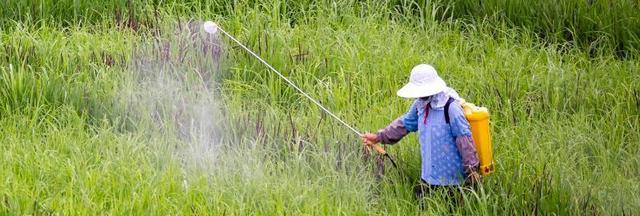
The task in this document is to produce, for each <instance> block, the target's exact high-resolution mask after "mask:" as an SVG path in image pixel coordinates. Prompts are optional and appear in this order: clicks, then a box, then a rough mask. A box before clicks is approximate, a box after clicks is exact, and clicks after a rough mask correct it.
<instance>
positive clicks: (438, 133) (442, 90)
mask: <svg viewBox="0 0 640 216" xmlns="http://www.w3.org/2000/svg"><path fill="white" fill-rule="evenodd" d="M397 95H398V96H400V97H403V98H410V99H414V101H413V103H412V104H411V107H410V108H409V111H407V113H406V114H404V115H403V116H401V117H399V118H397V119H395V120H394V121H392V122H391V123H390V124H389V125H388V126H387V127H385V128H382V129H380V130H378V131H377V133H365V134H363V135H362V139H363V142H364V143H365V144H366V145H376V144H378V143H384V144H394V143H397V142H398V141H400V140H401V139H402V138H403V137H404V136H406V135H407V134H408V133H410V132H418V136H419V141H420V156H421V160H422V164H421V174H420V175H421V176H420V177H421V178H420V180H421V183H420V184H418V185H417V186H416V188H415V195H416V197H417V198H422V197H423V196H424V194H425V193H427V192H429V191H432V190H434V189H440V188H447V189H448V191H449V193H452V192H453V189H455V188H456V187H457V186H464V185H475V184H477V183H478V182H479V181H480V175H479V174H478V165H479V160H478V155H477V153H476V148H475V145H474V143H473V139H472V137H471V130H470V127H469V122H468V121H467V119H466V117H465V116H464V112H463V110H462V107H461V105H460V100H461V99H460V97H459V96H458V94H457V93H456V92H455V90H453V89H451V88H449V87H447V85H446V83H445V82H444V81H443V80H442V79H441V78H440V77H439V76H438V73H437V72H436V70H435V69H434V68H433V66H431V65H428V64H420V65H417V66H415V67H414V68H413V69H412V70H411V76H410V78H409V83H408V84H406V85H405V86H404V87H402V88H401V89H400V90H398V92H397ZM445 107H448V111H447V110H445ZM447 112H448V113H447ZM446 115H448V121H447V119H446V117H447V116H446Z"/></svg>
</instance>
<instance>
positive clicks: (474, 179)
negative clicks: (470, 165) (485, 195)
mask: <svg viewBox="0 0 640 216" xmlns="http://www.w3.org/2000/svg"><path fill="white" fill-rule="evenodd" d="M481 179H482V177H481V176H480V174H478V172H476V171H473V172H471V173H469V174H468V175H467V179H466V182H467V184H469V185H477V184H478V183H480V180H481Z"/></svg>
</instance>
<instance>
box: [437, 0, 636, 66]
mask: <svg viewBox="0 0 640 216" xmlns="http://www.w3.org/2000/svg"><path fill="white" fill-rule="evenodd" d="M442 3H443V4H448V5H449V6H450V8H451V10H450V11H449V12H450V14H449V16H452V17H457V18H466V19H470V20H482V19H487V18H488V19H490V20H498V21H504V22H507V23H509V25H510V26H515V27H524V28H527V29H530V30H532V31H533V32H535V33H536V34H537V35H538V36H539V37H541V38H542V39H544V40H545V41H549V42H552V43H554V42H568V43H569V44H572V45H573V46H576V47H580V48H582V49H585V50H587V51H592V52H593V51H596V50H598V49H599V48H602V47H604V48H606V49H609V50H613V51H615V53H616V55H618V56H620V57H626V56H627V55H629V54H630V53H634V52H637V50H638V48H639V47H640V44H639V41H640V40H639V39H640V15H639V14H638V10H640V4H639V3H638V1H633V0H628V1H605V0H566V1H509V0H506V1H505V0H493V1H442Z"/></svg>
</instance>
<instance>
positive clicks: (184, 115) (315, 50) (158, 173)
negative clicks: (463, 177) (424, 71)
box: [0, 0, 640, 215]
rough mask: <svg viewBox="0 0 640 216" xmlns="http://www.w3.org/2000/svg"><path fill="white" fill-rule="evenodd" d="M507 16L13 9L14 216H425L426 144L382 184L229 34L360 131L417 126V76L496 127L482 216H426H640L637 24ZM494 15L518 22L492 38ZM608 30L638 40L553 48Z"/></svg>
mask: <svg viewBox="0 0 640 216" xmlns="http://www.w3.org/2000/svg"><path fill="white" fill-rule="evenodd" d="M483 2H486V1H483ZM504 2H506V1H504ZM504 2H503V1H494V2H487V3H486V5H485V6H484V7H475V6H474V5H473V4H472V3H468V2H465V1H459V2H458V1H456V2H454V3H451V4H455V6H453V7H451V6H447V5H450V3H447V4H444V3H442V4H440V3H438V4H436V3H432V2H409V1H406V2H405V1H389V2H383V3H377V2H373V1H371V2H367V1H336V2H328V1H327V2H324V1H319V2H315V3H313V1H256V2H249V3H245V2H234V3H224V1H184V2H182V1H148V2H144V1H142V2H140V1H124V0H122V1H118V0H113V1H103V2H100V3H94V2H85V1H46V0H38V1H4V2H3V3H0V8H1V9H0V10H1V12H2V14H1V16H2V17H0V20H1V22H0V23H2V25H1V26H0V28H1V29H2V33H1V35H0V134H1V136H0V148H1V149H0V151H1V152H2V154H3V159H2V160H0V177H1V179H3V180H4V183H3V186H2V187H0V212H2V214H38V213H63V214H64V213H77V214H83V213H84V214H92V213H97V212H101V213H102V212H106V213H113V214H131V213H133V214H143V213H147V214H148V213H155V214H198V213H208V214H217V215H218V214H249V213H262V214H285V213H287V214H299V213H309V214H336V213H341V214H350V215H351V214H381V213H386V214H417V213H420V212H421V210H420V209H419V207H418V206H417V205H416V202H415V200H414V199H413V198H412V185H413V184H414V183H415V182H416V180H417V176H418V172H419V155H418V151H417V148H418V145H417V140H416V138H415V137H414V136H410V137H408V138H407V139H405V140H403V141H402V142H400V143H399V144H397V145H395V146H391V147H388V149H389V151H390V152H391V153H392V154H393V155H394V156H395V157H396V158H397V159H398V162H399V165H400V170H398V172H396V170H394V169H392V168H391V167H390V166H388V167H387V173H386V175H385V178H383V179H382V180H379V179H376V178H375V177H374V175H373V169H375V167H373V166H372V165H373V164H374V162H372V161H370V160H368V159H363V157H362V154H363V152H362V149H361V144H360V141H359V139H358V138H357V137H355V136H354V135H353V134H350V131H348V130H346V129H345V128H342V127H341V126H340V125H338V124H337V123H335V122H334V121H332V120H331V119H329V118H328V116H325V115H323V114H322V113H320V112H319V110H318V109H317V108H316V107H315V106H314V105H313V104H312V103H310V102H309V101H307V100H304V98H303V97H301V96H299V95H298V94H296V93H295V91H294V90H292V89H291V88H289V87H288V86H287V85H286V84H285V83H284V82H282V81H281V80H280V79H279V78H278V77H277V76H275V75H274V74H272V73H270V72H269V71H268V70H266V68H265V67H264V66H262V65H261V64H260V63H259V62H258V61H257V60H255V59H253V58H251V57H249V56H248V55H247V54H246V53H245V52H243V51H242V50H240V49H237V47H234V44H232V43H231V42H230V41H229V40H227V39H226V38H224V37H220V38H213V39H212V38H204V39H203V38H200V39H197V40H194V39H193V38H192V37H191V38H190V36H192V34H189V31H193V30H191V27H193V26H198V23H199V21H200V20H209V19H212V20H215V21H216V22H218V23H219V24H220V25H221V26H223V27H224V28H225V30H227V31H228V32H230V33H231V34H233V35H235V36H237V37H238V38H239V39H240V40H241V41H243V42H244V43H245V44H247V45H248V46H249V47H251V48H252V49H254V50H256V51H257V52H258V53H260V54H261V56H263V57H264V58H265V59H266V60H267V61H269V62H270V63H272V64H273V66H274V67H276V68H278V69H280V70H281V71H283V72H285V73H286V74H287V76H289V77H291V79H292V80H294V82H296V83H298V84H299V85H300V86H301V87H302V88H303V89H305V90H307V91H308V92H310V93H311V94H312V95H313V96H314V97H316V98H318V99H319V100H320V101H322V102H323V103H324V104H326V105H327V106H328V107H329V108H330V109H332V110H334V111H336V112H337V113H338V114H339V115H340V116H341V117H344V118H345V120H347V122H350V123H352V124H354V125H355V126H356V127H357V128H360V129H361V130H369V131H372V130H375V129H377V128H379V127H382V126H384V125H386V124H387V123H388V122H389V121H390V120H392V119H393V118H395V117H397V116H398V115H401V114H402V113H403V112H404V111H406V109H407V107H408V105H409V104H410V101H407V100H403V99H400V98H398V97H396V96H395V90H396V89H398V88H399V87H400V86H401V85H402V84H403V83H404V82H406V80H407V77H408V72H409V70H410V69H411V68H412V67H413V66H414V65H416V64H418V63H431V64H433V65H435V66H436V68H437V69H438V70H439V71H440V74H441V75H442V76H443V78H444V79H445V80H446V81H447V83H448V84H449V85H450V86H452V87H454V88H456V89H457V90H458V91H459V92H460V93H461V95H463V96H464V97H465V98H467V100H469V101H472V102H475V103H477V104H481V105H484V106H487V107H489V109H490V110H491V111H492V123H493V124H492V132H493V140H494V150H495V154H496V155H495V157H496V159H497V166H498V167H497V172H496V173H495V174H493V175H492V176H489V177H488V178H486V179H485V180H484V184H483V185H482V187H480V188H479V189H477V190H474V191H470V190H465V192H464V195H465V199H466V201H465V206H464V207H460V206H452V207H450V205H452V204H451V203H448V202H446V201H445V199H444V198H443V196H442V195H441V194H434V195H433V196H430V197H429V199H428V200H426V209H424V210H423V211H422V212H423V213H427V214H429V213H431V214H446V213H449V212H450V211H453V213H459V214H532V213H534V214H535V213H537V214H543V213H558V214H623V213H627V214H634V213H636V214H637V213H638V212H637V211H638V210H637V209H639V208H640V205H639V204H640V186H639V185H638V184H637V182H638V181H639V180H640V157H638V156H640V134H639V133H638V131H640V116H639V115H638V114H639V113H640V112H639V111H640V108H639V107H640V73H638V72H639V67H640V62H639V61H638V60H637V58H636V56H637V53H635V50H633V49H627V48H628V47H635V46H637V45H636V44H637V43H638V40H637V36H634V35H637V33H634V32H633V31H632V30H634V28H633V27H632V26H633V25H636V26H637V23H638V20H637V18H634V16H637V15H635V14H633V13H632V12H633V11H632V10H631V9H629V8H633V7H637V5H636V6H633V5H629V6H628V7H610V8H609V9H610V10H611V11H612V12H610V13H609V12H608V13H606V14H605V15H603V16H599V17H600V18H602V19H599V20H600V21H598V22H597V23H599V24H597V25H595V26H590V25H588V24H581V23H582V21H580V22H578V21H576V22H575V23H574V22H569V21H566V20H567V19H565V18H562V16H560V14H561V13H559V12H550V11H556V10H569V9H567V8H569V7H568V5H572V4H573V3H571V4H570V3H567V4H566V5H563V4H553V3H551V2H548V1H539V2H537V3H536V4H540V5H541V6H540V7H533V9H529V10H521V9H518V8H521V7H522V6H524V2H520V3H513V4H514V5H512V6H510V7H506V6H503V5H504V4H505V3H504ZM510 2H512V1H510ZM568 2H570V1H568ZM575 2H578V1H575ZM621 2H625V1H621ZM575 4H577V3H575ZM593 4H594V5H600V6H599V7H604V3H603V2H601V1H594V3H593ZM620 4H621V5H624V4H626V3H620ZM465 8H466V9H465ZM469 8H475V9H474V10H470V9H469ZM496 8H504V10H501V11H503V13H504V17H506V18H508V19H506V18H505V19H502V18H495V19H494V18H490V19H484V18H483V17H485V16H484V15H485V14H487V13H491V12H490V11H493V10H495V9H496ZM538 10H540V11H549V13H550V14H551V15H549V16H542V15H541V16H534V15H531V14H529V13H534V12H538ZM450 11H453V12H450ZM461 11H462V12H461ZM519 11H520V12H519ZM577 11H580V12H576V13H575V14H574V15H573V16H574V17H577V18H578V19H577V20H580V19H590V17H589V16H587V15H584V16H583V15H581V13H582V11H583V10H577ZM587 11H588V10H587ZM553 13H557V14H556V15H553ZM584 13H587V12H584ZM589 13H591V12H589ZM447 14H451V15H452V16H450V15H447ZM458 14H460V15H463V14H464V16H471V19H469V17H466V18H464V19H453V18H452V17H458ZM518 14H519V15H518ZM534 14H540V13H534ZM614 14H615V16H614ZM552 15H553V16H552ZM502 16H503V15H500V16H499V17H502ZM514 16H515V17H516V18H513V17H514ZM616 16H620V17H623V18H628V19H623V20H624V21H620V20H619V19H618V18H617V17H616ZM474 17H475V18H474ZM523 17H529V18H530V19H531V20H529V21H523V20H522V19H524V18H523ZM476 18H477V19H476ZM544 19H548V20H546V21H545V20H544ZM507 20H509V21H507ZM561 21H565V22H561ZM542 22H552V23H550V24H549V25H542V26H541V25H539V24H538V23H542ZM567 22H568V23H567ZM609 22H613V23H619V22H630V24H629V25H626V26H628V28H629V29H627V30H625V29H622V30H621V29H619V28H618V27H615V28H613V27H612V28H611V29H612V31H613V32H612V33H610V34H611V35H615V36H612V37H611V38H610V40H611V41H608V42H607V43H611V44H613V46H610V45H603V46H600V45H597V46H593V47H591V48H589V49H584V47H580V46H573V45H571V43H569V44H567V43H565V42H562V41H556V40H555V39H554V40H540V39H541V38H540V34H541V32H549V34H551V35H558V36H559V38H562V39H563V40H566V39H569V40H570V41H571V40H573V39H576V43H589V42H590V41H592V40H598V41H599V40H601V39H598V38H599V36H592V35H591V34H592V33H591V32H596V31H608V30H606V29H605V30H602V29H599V28H600V27H601V26H609V25H607V24H606V23H609ZM523 23H524V24H523ZM514 24H515V25H514ZM532 26H540V28H532ZM561 29H564V30H561ZM566 29H571V32H576V34H575V35H573V36H571V37H569V38H567V37H565V36H566V35H565V33H564V32H565V30H566ZM196 31H197V29H196ZM185 32H186V33H185ZM578 32H582V36H579V37H585V38H584V40H582V39H580V40H578V39H579V38H576V37H578V36H577V35H581V34H578ZM542 34H546V33H542ZM591 37H595V38H591ZM545 38H546V37H545ZM602 40H604V39H602ZM607 40H609V39H607ZM201 42H202V43H201ZM209 42H212V43H215V44H220V43H223V45H221V47H218V46H217V45H216V46H210V43H209ZM620 43H622V44H625V45H623V46H624V50H626V51H625V52H626V53H627V54H626V55H625V58H620V55H619V54H617V53H616V50H619V48H620V47H618V46H617V44H620ZM208 44H209V45H208ZM627 44H629V45H628V46H627ZM194 122H195V123H194ZM452 209H453V210H452Z"/></svg>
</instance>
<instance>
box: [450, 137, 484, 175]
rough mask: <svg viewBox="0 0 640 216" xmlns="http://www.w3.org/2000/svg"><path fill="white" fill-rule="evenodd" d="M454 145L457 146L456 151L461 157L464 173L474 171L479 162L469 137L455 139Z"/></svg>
mask: <svg viewBox="0 0 640 216" xmlns="http://www.w3.org/2000/svg"><path fill="white" fill-rule="evenodd" d="M456 145H457V146H458V151H460V156H462V165H463V166H464V172H465V173H470V172H471V171H476V170H477V169H478V165H479V164H480V161H479V160H478V153H476V145H475V144H474V143H473V139H472V138H471V136H458V137H456Z"/></svg>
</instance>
